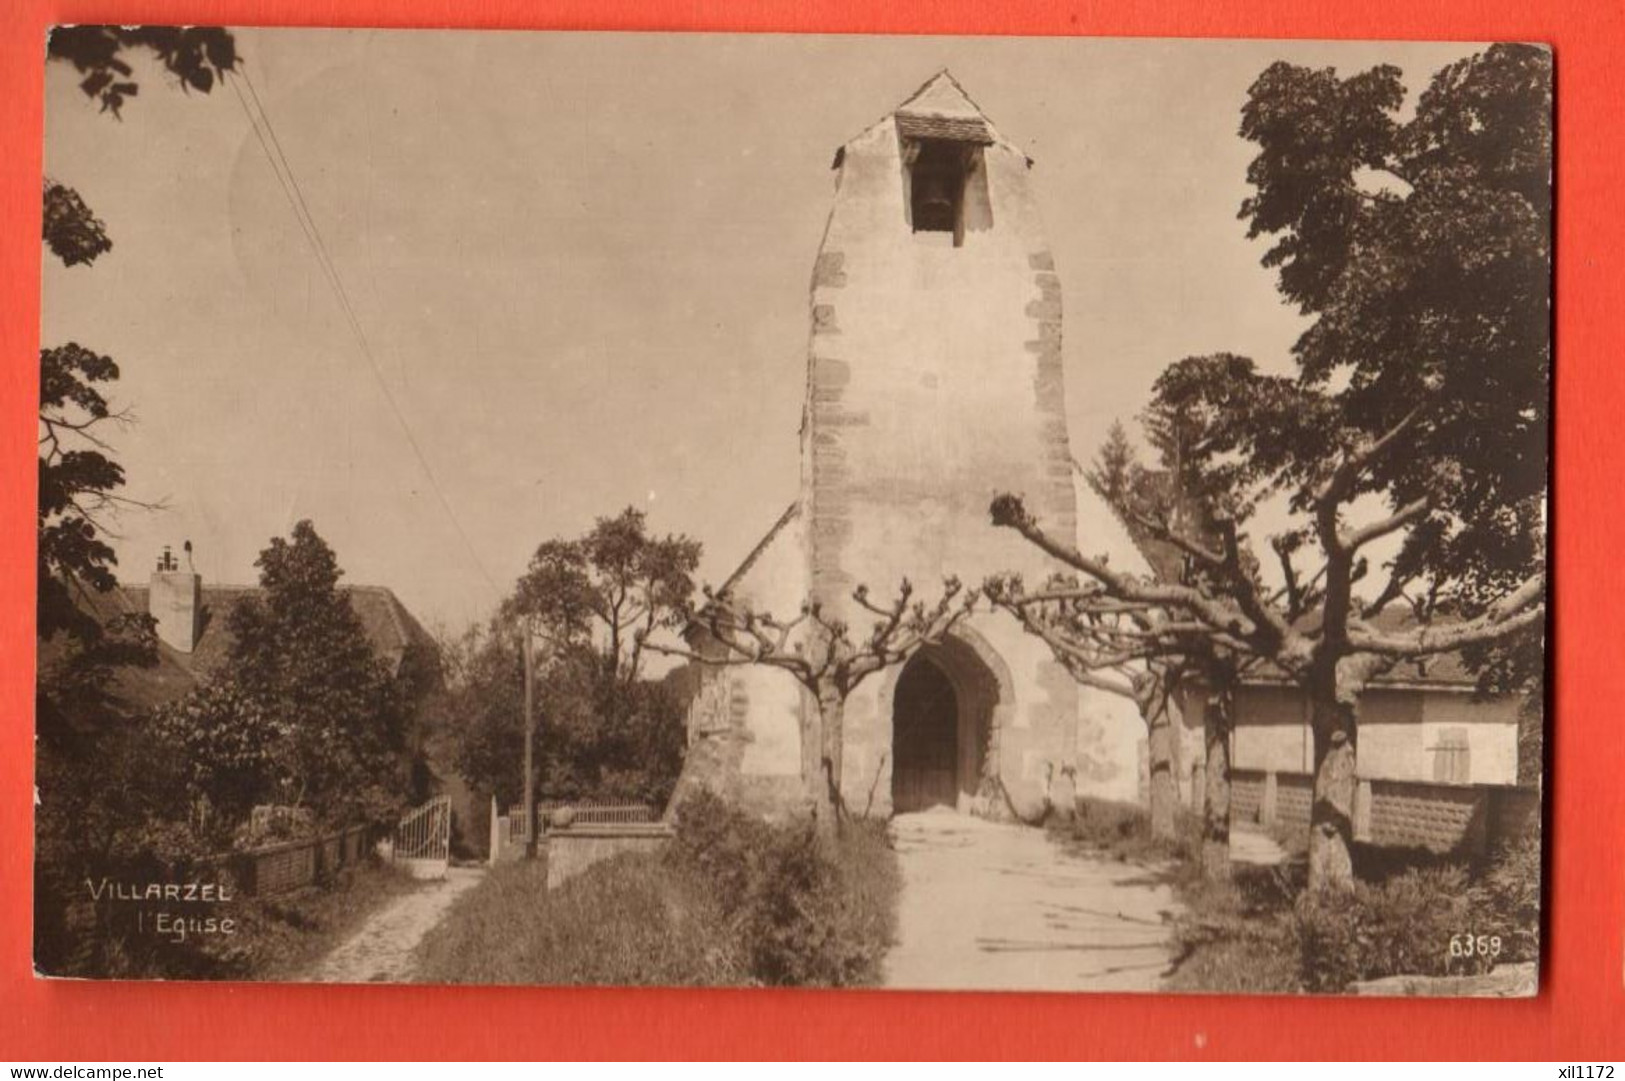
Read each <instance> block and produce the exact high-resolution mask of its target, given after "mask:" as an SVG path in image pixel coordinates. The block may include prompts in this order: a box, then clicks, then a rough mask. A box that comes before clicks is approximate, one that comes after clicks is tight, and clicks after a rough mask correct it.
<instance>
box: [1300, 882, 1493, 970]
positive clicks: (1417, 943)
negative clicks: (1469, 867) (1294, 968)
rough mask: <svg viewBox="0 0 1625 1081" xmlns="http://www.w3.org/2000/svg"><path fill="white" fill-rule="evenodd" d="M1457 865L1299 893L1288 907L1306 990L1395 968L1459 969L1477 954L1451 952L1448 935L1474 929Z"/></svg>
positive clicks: (1476, 966) (1470, 900)
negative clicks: (1463, 955) (1466, 955)
mask: <svg viewBox="0 0 1625 1081" xmlns="http://www.w3.org/2000/svg"><path fill="white" fill-rule="evenodd" d="M1475 909H1476V906H1475V904H1474V896H1473V891H1472V890H1471V889H1469V887H1468V879H1467V873H1466V871H1465V870H1463V869H1462V868H1461V867H1454V866H1450V867H1427V868H1417V869H1413V870H1409V871H1405V872H1403V873H1401V874H1397V875H1395V876H1394V877H1392V878H1390V879H1388V880H1387V881H1386V882H1382V883H1379V884H1371V883H1365V882H1356V883H1355V884H1354V886H1353V887H1352V888H1349V889H1337V890H1326V891H1322V892H1319V893H1314V892H1305V893H1304V894H1303V895H1301V896H1300V897H1299V898H1298V902H1297V905H1296V906H1295V911H1294V915H1295V921H1294V922H1295V927H1296V933H1297V938H1298V948H1299V958H1300V979H1301V980H1302V982H1303V986H1304V989H1305V990H1308V991H1343V990H1346V989H1347V988H1348V986H1349V985H1350V984H1352V983H1355V982H1357V981H1359V980H1370V979H1376V978H1379V977H1382V976H1393V975H1399V974H1402V973H1403V974H1406V975H1419V976H1445V975H1464V974H1468V973H1472V972H1477V971H1482V969H1483V968H1484V967H1485V964H1484V962H1483V960H1482V959H1481V958H1477V957H1473V958H1452V957H1451V956H1450V939H1451V937H1452V936H1454V935H1458V934H1461V933H1464V932H1466V931H1469V930H1471V929H1473V928H1474V927H1475V924H1474V922H1473V917H1474V913H1475Z"/></svg>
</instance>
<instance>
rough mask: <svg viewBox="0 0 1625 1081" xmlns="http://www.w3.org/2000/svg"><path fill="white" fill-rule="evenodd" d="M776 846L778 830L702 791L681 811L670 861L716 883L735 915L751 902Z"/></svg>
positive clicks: (706, 790) (668, 852) (679, 810)
mask: <svg viewBox="0 0 1625 1081" xmlns="http://www.w3.org/2000/svg"><path fill="white" fill-rule="evenodd" d="M772 842H773V827H771V826H769V825H768V824H767V823H765V822H763V821H761V820H760V819H758V818H755V817H753V816H751V815H747V814H745V813H744V812H743V811H740V810H738V809H737V808H735V807H733V806H731V805H729V804H728V803H726V802H725V801H724V800H723V799H722V798H721V797H720V796H718V795H716V794H715V793H713V792H711V791H710V790H709V789H704V788H702V789H700V790H698V791H696V792H695V793H694V794H693V795H691V796H689V797H688V798H687V799H685V800H684V801H683V803H682V806H680V807H679V808H678V809H677V830H676V836H675V837H674V838H673V840H672V844H671V847H670V848H668V849H667V850H666V859H667V862H668V863H670V864H673V865H676V866H688V867H692V868H694V869H695V870H697V871H698V872H699V873H700V874H702V875H704V876H705V877H706V878H708V879H710V880H711V881H712V882H713V883H715V885H716V888H717V892H718V893H719V894H720V895H721V898H722V902H723V904H724V905H725V906H726V907H727V908H728V909H729V910H730V911H733V910H735V909H737V908H738V907H739V906H740V905H742V904H744V903H745V902H746V901H747V899H748V898H749V896H750V893H751V889H752V887H753V886H754V885H755V882H756V879H757V877H758V875H759V873H760V868H761V865H762V863H763V861H764V859H765V858H766V855H767V852H768V849H769V848H770V847H771V845H772Z"/></svg>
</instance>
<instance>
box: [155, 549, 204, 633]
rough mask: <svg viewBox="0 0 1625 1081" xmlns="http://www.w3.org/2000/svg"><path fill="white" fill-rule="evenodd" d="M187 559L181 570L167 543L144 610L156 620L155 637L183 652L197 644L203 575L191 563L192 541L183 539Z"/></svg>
mask: <svg viewBox="0 0 1625 1081" xmlns="http://www.w3.org/2000/svg"><path fill="white" fill-rule="evenodd" d="M186 562H187V566H186V569H185V570H182V569H181V566H180V564H179V563H178V562H176V560H175V556H174V554H173V553H172V552H170V550H169V546H168V545H167V544H166V545H165V546H164V554H163V555H161V556H159V557H158V567H157V569H156V570H154V571H153V572H152V586H151V588H150V589H149V590H148V594H147V595H148V602H147V610H148V611H149V612H150V613H151V615H152V618H153V619H155V620H157V621H158V640H159V641H161V642H163V643H164V644H166V645H168V646H169V647H170V648H172V649H178V650H180V651H181V652H182V653H190V652H192V650H193V649H194V648H195V647H196V646H197V634H198V629H199V625H200V624H201V623H202V615H203V579H202V578H201V577H199V576H198V574H197V573H196V572H194V571H193V570H192V567H191V563H192V542H191V541H187V542H186Z"/></svg>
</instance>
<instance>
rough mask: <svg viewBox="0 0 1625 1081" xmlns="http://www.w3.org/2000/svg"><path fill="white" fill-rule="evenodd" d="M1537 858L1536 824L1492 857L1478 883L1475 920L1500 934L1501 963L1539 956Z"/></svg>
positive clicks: (1537, 835)
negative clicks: (1477, 905) (1476, 915)
mask: <svg viewBox="0 0 1625 1081" xmlns="http://www.w3.org/2000/svg"><path fill="white" fill-rule="evenodd" d="M1540 860H1541V845H1540V829H1539V824H1538V823H1537V824H1536V826H1535V828H1533V829H1531V830H1529V831H1527V832H1526V833H1524V834H1523V835H1522V836H1521V837H1519V838H1518V839H1517V840H1516V841H1514V842H1512V843H1511V844H1510V845H1508V846H1507V847H1506V848H1505V849H1504V850H1503V851H1501V852H1500V853H1498V854H1496V855H1495V856H1494V857H1493V858H1492V859H1491V861H1490V865H1489V868H1488V870H1487V871H1486V872H1485V874H1484V878H1483V880H1482V881H1481V882H1480V883H1479V887H1478V900H1479V908H1478V920H1477V923H1478V926H1482V927H1485V928H1486V932H1485V933H1489V934H1499V935H1500V936H1501V941H1502V953H1501V955H1500V957H1499V958H1497V960H1498V961H1501V962H1503V963H1510V962H1515V961H1534V960H1536V959H1538V958H1539V956H1540V881H1541V878H1540V876H1541V870H1540V868H1541V864H1540ZM1486 917H1487V920H1486ZM1475 930H1476V928H1475Z"/></svg>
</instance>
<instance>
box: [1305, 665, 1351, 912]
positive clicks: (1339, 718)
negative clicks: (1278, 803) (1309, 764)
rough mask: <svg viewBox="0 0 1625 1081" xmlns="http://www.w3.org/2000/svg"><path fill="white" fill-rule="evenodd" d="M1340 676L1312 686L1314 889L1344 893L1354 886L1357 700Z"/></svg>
mask: <svg viewBox="0 0 1625 1081" xmlns="http://www.w3.org/2000/svg"><path fill="white" fill-rule="evenodd" d="M1342 682H1343V681H1342V680H1340V679H1339V678H1338V677H1337V674H1336V673H1335V672H1330V673H1324V674H1320V675H1317V676H1316V677H1315V678H1313V679H1312V680H1311V686H1310V726H1311V728H1312V729H1313V731H1314V737H1315V784H1314V803H1313V805H1312V807H1311V809H1310V812H1309V888H1310V889H1311V890H1316V891H1318V890H1321V889H1344V888H1347V887H1348V886H1350V885H1352V884H1353V882H1354V860H1353V851H1352V849H1353V844H1354V792H1355V789H1356V788H1357V787H1358V786H1359V779H1358V777H1357V776H1356V765H1357V758H1356V742H1357V740H1356V736H1357V727H1358V723H1359V707H1358V696H1357V694H1356V693H1355V692H1353V691H1350V690H1346V689H1345V688H1343V687H1341V686H1340V684H1341V683H1342Z"/></svg>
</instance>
